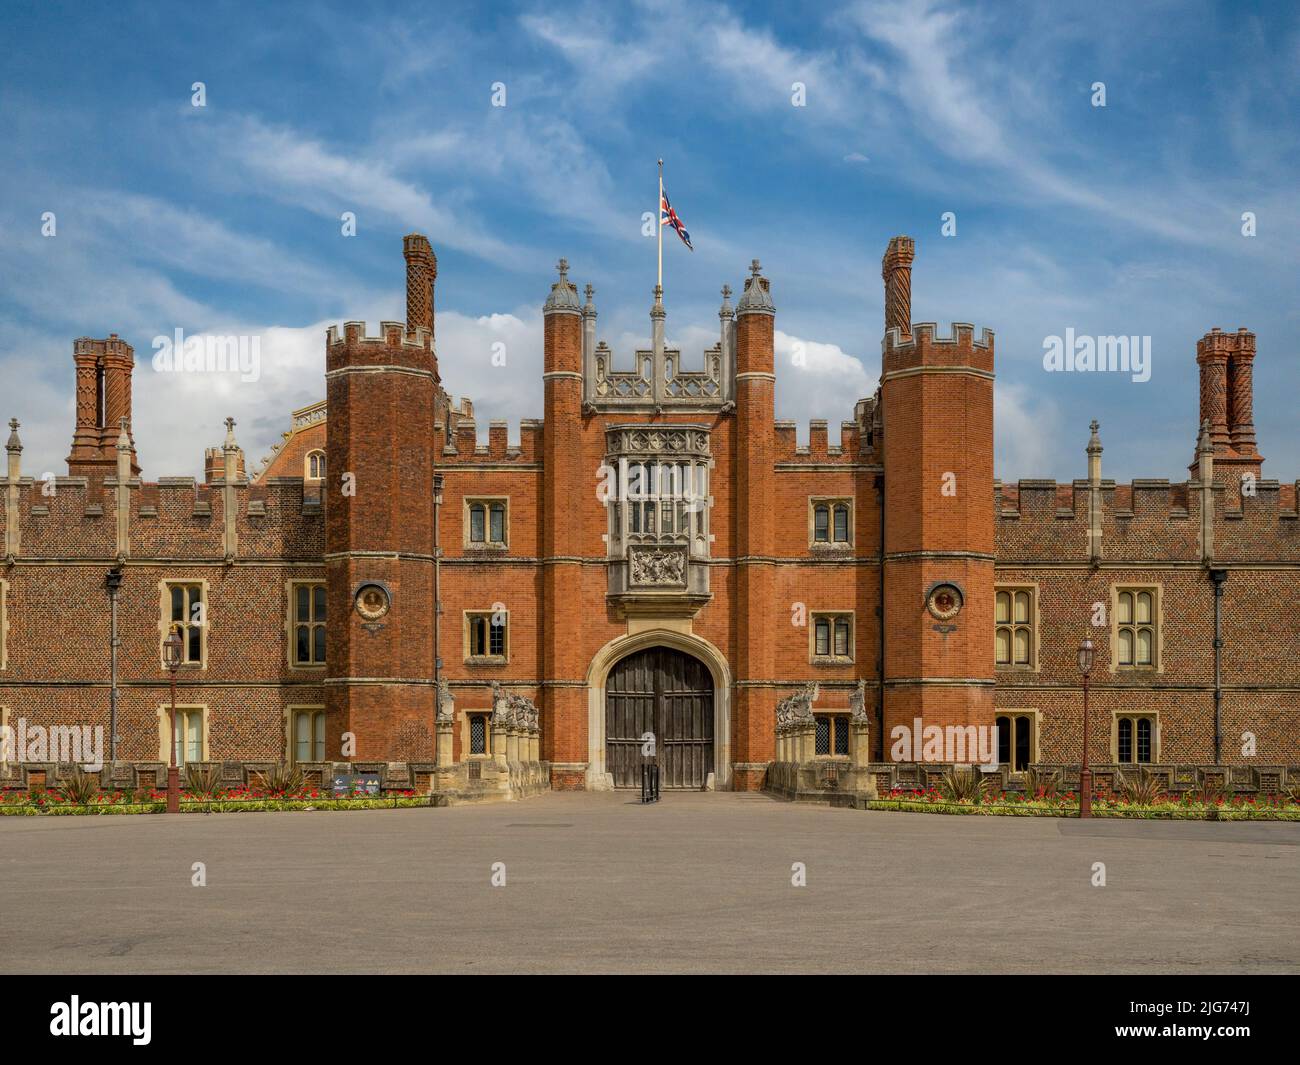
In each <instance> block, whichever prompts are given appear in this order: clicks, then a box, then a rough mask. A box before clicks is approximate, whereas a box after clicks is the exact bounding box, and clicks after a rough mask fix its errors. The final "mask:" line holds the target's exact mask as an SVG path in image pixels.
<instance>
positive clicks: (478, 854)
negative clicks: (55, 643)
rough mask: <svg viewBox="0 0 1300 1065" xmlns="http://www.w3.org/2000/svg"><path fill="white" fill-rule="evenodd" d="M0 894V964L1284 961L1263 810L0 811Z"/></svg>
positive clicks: (129, 968)
mask: <svg viewBox="0 0 1300 1065" xmlns="http://www.w3.org/2000/svg"><path fill="white" fill-rule="evenodd" d="M196 862H201V863H203V868H204V871H205V873H206V880H207V884H206V886H205V887H195V886H192V883H191V882H192V879H193V878H194V877H195V875H196V874H195V873H194V871H193V868H194V863H196ZM1098 862H1101V863H1104V866H1105V878H1106V885H1105V886H1104V887H1095V886H1093V880H1094V878H1095V872H1094V864H1095V863H1098ZM496 863H502V865H501V866H498V865H497V864H496ZM795 863H803V868H804V869H805V870H806V873H805V876H806V886H803V887H796V886H794V884H793V883H792V881H793V880H795V879H798V878H799V877H798V873H797V871H796V870H794V869H793V868H792V867H793V866H794V865H795ZM502 867H503V868H502ZM494 868H495V872H494ZM502 873H504V879H505V884H504V886H500V887H494V886H493V883H492V882H493V879H494V877H495V878H496V879H498V880H499V879H501V876H502ZM0 897H3V898H4V900H5V905H4V908H3V915H4V916H3V925H4V928H3V934H2V935H0V971H4V972H23V973H30V972H97V973H98V972H104V973H131V972H177V973H183V972H231V973H238V972H313V971H319V972H333V973H342V972H385V971H397V972H590V971H598V972H609V971H617V972H624V971H640V972H664V971H667V972H674V971H692V972H697V971H728V972H748V971H758V972H801V971H824V972H869V973H879V972H973V971H978V972H1066V971H1069V972H1076V971H1083V972H1137V973H1143V972H1147V973H1160V972H1223V971H1246V972H1292V973H1294V972H1300V826H1297V825H1293V824H1279V823H1271V824H1263V823H1260V824H1211V823H1199V822H1198V823H1177V822H1152V821H1148V822H1118V821H1094V822H1091V823H1088V824H1084V823H1081V822H1078V821H1074V820H1070V821H1065V820H1059V819H1055V818H1007V817H954V816H936V815H925V814H902V813H867V812H862V811H853V810H832V809H827V808H824V807H814V806H800V805H793V804H788V803H783V802H779V801H775V800H772V799H769V798H767V797H766V796H761V795H741V794H697V793H669V794H666V795H665V797H664V799H663V801H662V802H661V803H659V804H657V805H652V806H642V805H641V804H640V803H638V802H637V801H636V797H635V796H634V795H632V794H629V793H614V794H558V793H557V794H549V795H546V796H544V797H542V798H539V799H535V800H531V801H528V802H525V803H510V804H499V805H484V806H470V807H456V808H451V809H418V810H377V811H367V812H360V811H358V812H350V813H342V812H338V813H336V812H319V813H305V814H303V813H282V814H226V815H201V814H183V815H179V816H166V815H156V816H141V817H33V818H17V817H5V818H0Z"/></svg>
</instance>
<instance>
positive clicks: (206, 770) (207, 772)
mask: <svg viewBox="0 0 1300 1065" xmlns="http://www.w3.org/2000/svg"><path fill="white" fill-rule="evenodd" d="M185 786H186V787H187V788H188V789H189V792H190V794H191V795H193V796H194V797H195V798H197V799H211V798H212V797H213V796H214V795H216V794H217V792H218V791H220V790H221V766H219V765H187V766H186V767H185Z"/></svg>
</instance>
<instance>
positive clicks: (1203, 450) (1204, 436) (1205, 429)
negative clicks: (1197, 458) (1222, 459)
mask: <svg viewBox="0 0 1300 1065" xmlns="http://www.w3.org/2000/svg"><path fill="white" fill-rule="evenodd" d="M1196 453H1197V454H1198V455H1211V454H1213V453H1214V442H1213V441H1212V440H1211V439H1210V419H1209V418H1202V419H1201V434H1200V436H1199V437H1198V438H1197V440H1196Z"/></svg>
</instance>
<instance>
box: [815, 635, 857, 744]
mask: <svg viewBox="0 0 1300 1065" xmlns="http://www.w3.org/2000/svg"><path fill="white" fill-rule="evenodd" d="M849 635H850V637H852V626H850V630H849ZM852 715H853V712H852V711H851V710H849V709H848V708H847V707H846V708H844V709H839V708H836V709H834V710H814V711H813V720H814V721H816V720H817V718H819V717H828V718H832V719H834V720H833V721H832V722H831V735H830V741H831V743H830V746H831V749H830V753H829V754H817V753H815V751H814V754H813V757H814V758H815V759H817V760H818V761H821V762H847V761H849V760H850V755H849V754H836V753H835V733H836V731H837V727H840V728H843V729H844V738H845V740H846V741H847V743H848V746H849V748H850V750H851V749H852V747H853V737H852V736H850V735H849V724H850V721H851V719H852ZM814 736H815V734H814Z"/></svg>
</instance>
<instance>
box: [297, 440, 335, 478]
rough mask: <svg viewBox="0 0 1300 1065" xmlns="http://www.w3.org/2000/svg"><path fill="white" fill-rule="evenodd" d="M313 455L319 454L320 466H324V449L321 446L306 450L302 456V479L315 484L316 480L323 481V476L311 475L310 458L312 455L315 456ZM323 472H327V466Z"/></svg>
mask: <svg viewBox="0 0 1300 1065" xmlns="http://www.w3.org/2000/svg"><path fill="white" fill-rule="evenodd" d="M315 455H319V456H320V461H321V466H322V467H324V466H325V451H324V449H323V448H319V447H314V448H312V449H311V450H310V451H308V452H307V454H305V455H304V456H303V457H302V479H303V480H304V481H307V482H310V483H313V484H315V483H317V482H319V481H323V480H324V479H325V478H324V477H313V476H312V472H311V460H312V457H313V456H315ZM325 472H326V473H328V472H329V470H328V468H326V469H325Z"/></svg>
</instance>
